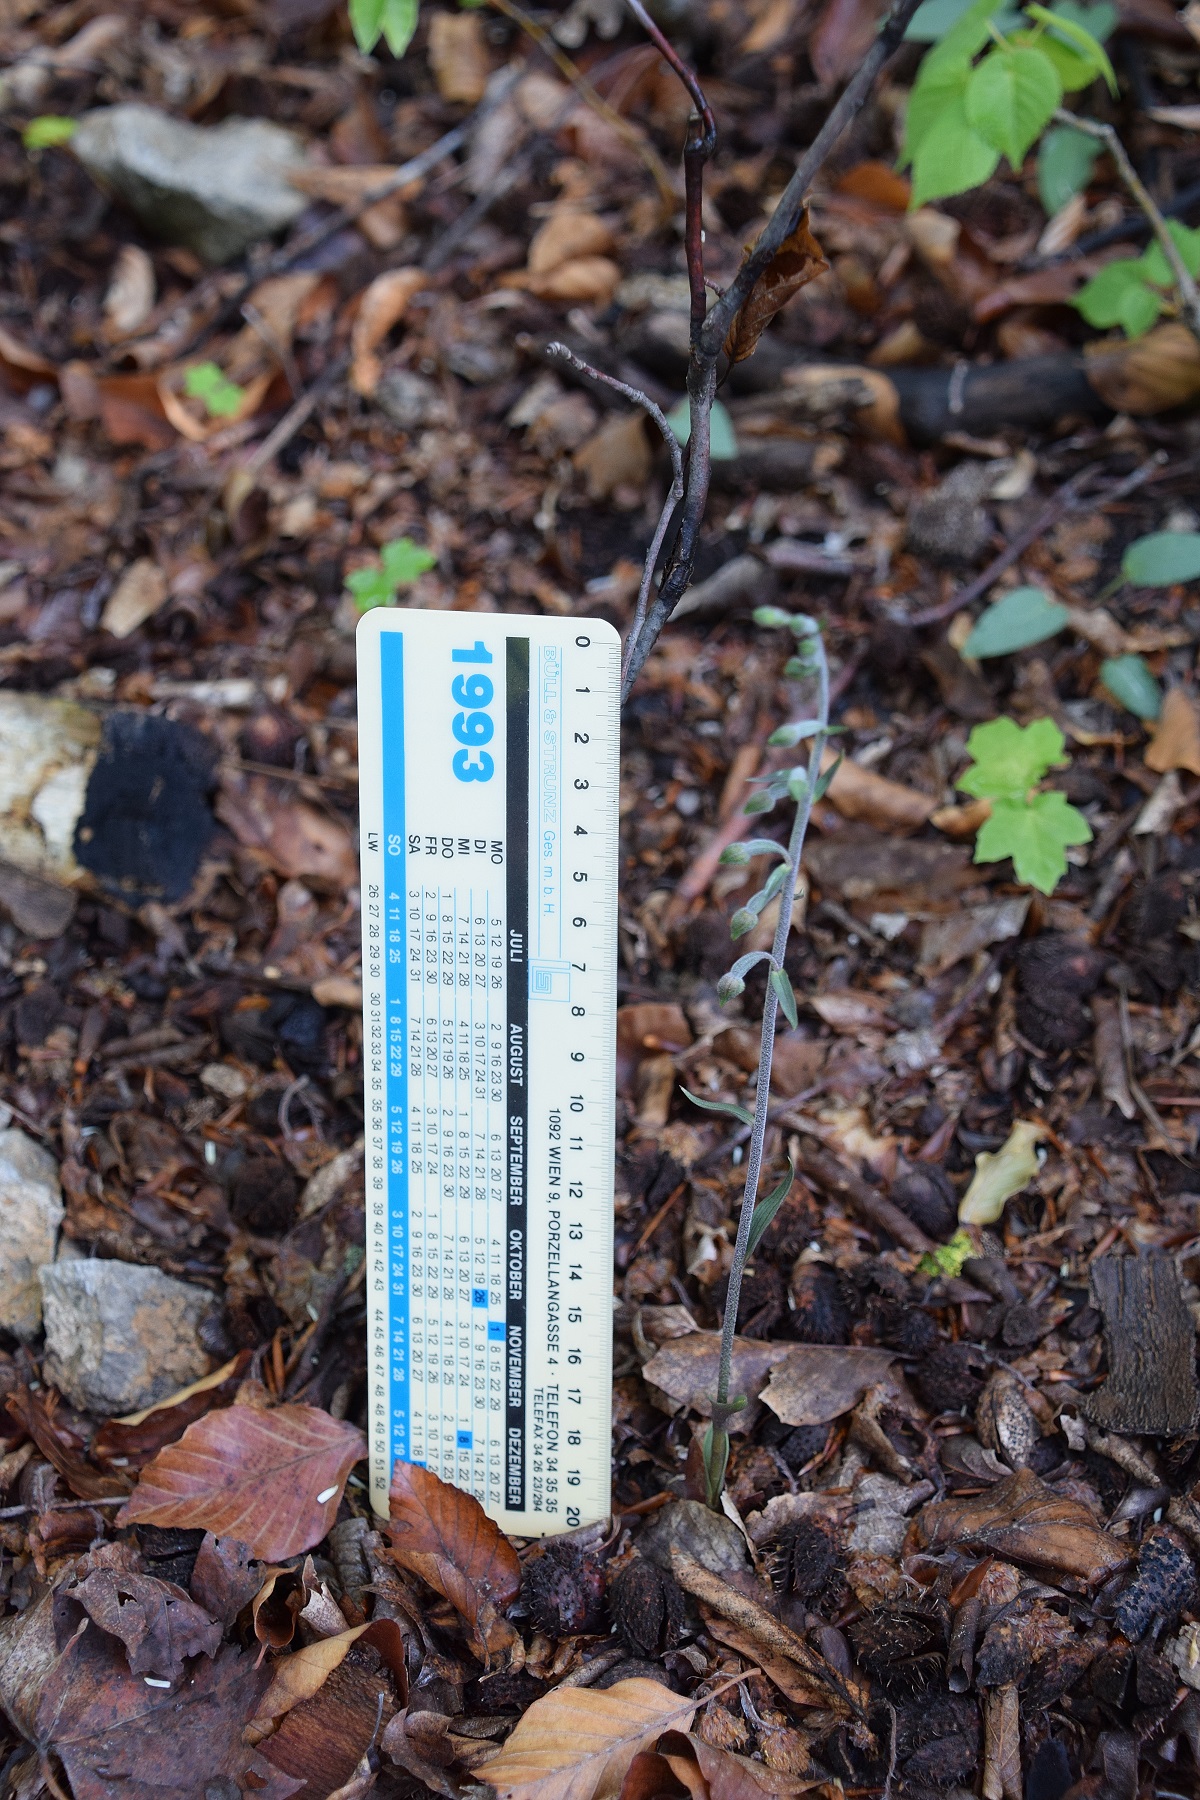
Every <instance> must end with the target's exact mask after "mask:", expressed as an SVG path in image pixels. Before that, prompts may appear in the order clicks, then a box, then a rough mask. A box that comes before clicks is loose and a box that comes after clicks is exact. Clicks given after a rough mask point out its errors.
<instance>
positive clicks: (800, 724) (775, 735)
mask: <svg viewBox="0 0 1200 1800" xmlns="http://www.w3.org/2000/svg"><path fill="white" fill-rule="evenodd" d="M828 729H829V727H828V726H825V725H822V724H821V722H820V720H819V719H802V720H797V721H796V722H795V723H794V724H791V725H781V726H779V728H778V730H776V731H773V732H772V733H771V735H770V737H769V738H768V739H767V742H768V744H773V745H776V746H778V747H780V748H782V749H785V750H792V749H794V748H795V746H796V745H797V744H802V743H803V742H804V741H805V739H806V738H812V737H816V735H817V733H818V732H819V731H828Z"/></svg>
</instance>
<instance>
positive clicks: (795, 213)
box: [700, 0, 920, 358]
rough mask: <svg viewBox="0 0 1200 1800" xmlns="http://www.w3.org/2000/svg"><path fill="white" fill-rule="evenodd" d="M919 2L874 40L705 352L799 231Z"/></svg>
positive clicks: (721, 310) (720, 339) (741, 275)
mask: <svg viewBox="0 0 1200 1800" xmlns="http://www.w3.org/2000/svg"><path fill="white" fill-rule="evenodd" d="M919 4H920V0H896V4H895V6H894V7H893V8H892V11H891V13H890V14H889V15H888V17H887V19H886V20H885V22H884V24H883V26H882V27H881V29H880V31H879V35H878V36H877V37H876V39H875V42H874V43H873V44H872V45H871V48H870V49H869V50H868V52H867V54H866V56H865V57H864V58H863V61H862V62H861V64H860V65H859V67H858V69H857V71H856V72H855V74H854V76H853V77H852V79H851V80H850V81H849V82H848V83H847V85H846V87H845V88H844V89H843V91H842V94H841V97H840V98H839V99H838V101H837V103H836V105H835V106H834V107H833V108H832V110H831V111H830V113H829V116H828V117H827V119H826V120H825V123H824V124H823V125H822V127H821V129H820V131H818V133H817V135H816V137H815V138H814V139H813V141H812V143H811V144H810V145H809V147H808V149H807V150H806V151H805V152H804V155H803V156H802V157H801V159H800V161H799V163H798V164H797V167H796V172H795V174H794V175H793V176H792V179H791V180H790V181H789V182H788V184H787V186H786V188H784V190H783V193H782V194H781V195H780V197H779V201H778V204H777V205H776V207H775V211H774V212H773V213H772V214H771V217H770V219H769V221H768V223H767V226H766V228H765V230H764V231H763V233H762V236H761V237H760V238H759V239H758V242H757V243H756V244H755V246H754V249H753V250H752V252H751V253H750V255H749V256H748V257H747V258H746V260H745V262H744V263H743V264H742V266H741V268H740V269H739V270H738V272H737V274H736V276H735V277H734V279H733V281H732V282H731V283H730V285H729V287H728V288H727V289H726V291H725V293H724V295H723V297H722V298H721V299H720V300H718V302H717V304H716V305H715V306H714V307H713V309H712V311H711V312H710V313H709V315H708V318H707V320H706V321H705V325H704V330H703V332H702V333H701V341H700V349H701V352H702V354H703V355H705V356H711V357H714V358H715V357H716V356H718V355H719V354H720V351H721V346H722V345H723V344H724V342H725V339H726V338H727V337H728V335H729V328H730V326H731V325H732V324H733V321H734V318H735V317H736V315H737V314H738V313H739V312H740V311H741V308H742V307H743V306H744V305H745V303H746V300H747V299H748V297H749V294H750V290H751V289H752V288H753V286H754V284H755V282H756V281H757V280H758V278H759V276H760V275H761V274H762V272H763V270H764V269H765V268H766V267H767V264H768V263H769V262H770V260H771V258H772V257H773V256H774V254H775V252H776V251H777V250H778V249H779V247H780V245H781V244H783V243H784V242H785V241H786V240H787V239H788V238H789V237H790V236H791V235H792V233H793V231H795V229H796V226H797V225H798V224H799V222H800V217H801V214H802V213H803V211H804V206H805V202H806V200H807V198H808V190H809V188H810V187H811V186H812V184H813V181H814V180H815V179H816V176H817V174H818V172H819V171H820V169H821V167H822V165H823V164H824V163H825V161H826V159H827V158H828V156H829V153H830V151H831V150H832V149H833V147H834V145H835V144H836V143H837V141H838V139H839V138H840V137H841V135H842V133H843V132H844V131H845V129H846V127H847V126H848V125H849V124H850V122H851V120H852V119H853V118H854V116H855V114H856V113H857V112H858V111H859V109H860V107H861V106H862V104H863V102H864V101H865V100H866V98H867V95H868V94H869V93H870V91H871V87H872V85H873V83H874V81H875V77H876V76H877V75H878V74H879V71H880V70H881V69H882V68H883V65H884V63H886V62H887V61H888V60H889V58H890V57H891V56H892V54H893V52H894V51H895V50H897V49H898V48H899V45H900V42H901V40H902V38H903V37H904V33H905V32H906V31H907V30H908V26H909V22H910V20H911V19H912V16H913V14H914V13H915V12H916V10H917V6H918V5H919Z"/></svg>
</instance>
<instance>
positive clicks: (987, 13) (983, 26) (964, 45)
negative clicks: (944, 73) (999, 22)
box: [920, 0, 1000, 80]
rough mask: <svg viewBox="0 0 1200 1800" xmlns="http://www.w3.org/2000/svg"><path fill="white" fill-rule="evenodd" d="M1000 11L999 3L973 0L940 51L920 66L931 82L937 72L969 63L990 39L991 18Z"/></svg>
mask: <svg viewBox="0 0 1200 1800" xmlns="http://www.w3.org/2000/svg"><path fill="white" fill-rule="evenodd" d="M999 10H1000V0H974V4H973V5H971V6H968V8H967V10H966V12H965V13H963V15H962V17H961V19H959V20H958V21H957V23H956V24H954V25H953V26H951V28H950V30H949V31H948V32H947V33H946V35H945V37H944V38H942V40H941V41H940V43H939V44H938V45H937V48H936V49H934V50H931V51H930V52H929V54H928V56H926V58H925V61H924V62H923V63H922V64H921V68H920V73H921V74H922V75H924V74H925V73H926V71H928V73H929V77H930V79H931V80H932V79H933V78H935V77H936V76H937V75H938V72H939V71H940V70H941V69H943V68H946V67H948V66H949V65H951V64H953V63H956V62H968V63H969V62H970V61H971V59H972V58H973V57H975V56H977V55H978V54H979V52H980V51H981V50H982V49H983V46H984V45H985V44H986V43H987V41H988V39H989V38H990V37H991V35H992V32H991V26H992V19H993V18H994V16H995V15H996V13H998V12H999Z"/></svg>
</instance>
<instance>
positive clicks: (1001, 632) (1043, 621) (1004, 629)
mask: <svg viewBox="0 0 1200 1800" xmlns="http://www.w3.org/2000/svg"><path fill="white" fill-rule="evenodd" d="M1070 617H1071V615H1070V613H1069V612H1068V611H1067V609H1066V607H1065V606H1058V605H1056V604H1055V602H1054V601H1052V600H1050V599H1048V598H1047V596H1046V595H1045V594H1044V593H1043V592H1042V590H1041V588H1034V587H1023V588H1014V589H1013V590H1012V592H1011V593H1009V594H1004V595H1003V596H1002V597H1001V598H1000V599H999V600H997V601H995V603H994V604H993V605H991V606H989V607H988V609H987V611H986V612H984V613H981V614H980V616H979V618H978V619H977V620H976V621H975V624H974V626H973V628H972V630H971V632H970V635H969V636H968V638H967V641H966V643H965V644H964V645H963V647H962V653H963V655H964V656H976V657H979V658H981V659H982V658H984V657H988V656H1010V655H1011V654H1012V652H1013V651H1014V650H1025V649H1027V648H1028V647H1029V645H1030V644H1041V643H1043V642H1044V641H1045V640H1046V638H1052V637H1054V636H1055V635H1056V633H1058V632H1060V631H1061V630H1062V628H1063V626H1064V625H1066V624H1067V623H1068V621H1069V619H1070Z"/></svg>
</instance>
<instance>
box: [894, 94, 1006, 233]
mask: <svg viewBox="0 0 1200 1800" xmlns="http://www.w3.org/2000/svg"><path fill="white" fill-rule="evenodd" d="M999 161H1000V152H999V151H998V150H996V149H994V148H993V147H992V145H991V144H989V143H987V142H985V140H984V139H983V138H981V137H980V135H979V133H978V132H977V131H976V130H975V129H974V128H973V127H972V126H971V125H969V124H968V122H967V113H966V102H965V99H964V97H963V95H962V94H955V95H954V96H953V98H950V99H948V100H947V102H946V104H945V106H944V107H943V108H942V110H941V112H940V113H939V115H938V117H937V118H936V119H935V120H934V121H933V123H932V124H931V125H930V126H929V127H928V129H927V130H925V131H924V132H923V134H922V136H921V139H920V142H919V144H918V145H917V148H916V151H915V153H914V155H913V173H912V199H911V201H910V206H911V207H912V208H913V209H915V208H916V207H918V206H924V205H925V203H926V202H927V201H929V200H944V199H946V198H947V197H948V196H949V195H950V194H964V193H966V191H967V190H968V188H974V187H980V186H981V185H982V184H983V182H985V181H986V180H987V179H988V177H989V176H990V175H991V174H992V173H993V171H994V169H995V167H996V164H997V163H998V162H999Z"/></svg>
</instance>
